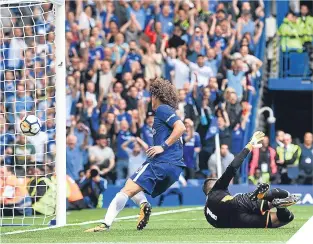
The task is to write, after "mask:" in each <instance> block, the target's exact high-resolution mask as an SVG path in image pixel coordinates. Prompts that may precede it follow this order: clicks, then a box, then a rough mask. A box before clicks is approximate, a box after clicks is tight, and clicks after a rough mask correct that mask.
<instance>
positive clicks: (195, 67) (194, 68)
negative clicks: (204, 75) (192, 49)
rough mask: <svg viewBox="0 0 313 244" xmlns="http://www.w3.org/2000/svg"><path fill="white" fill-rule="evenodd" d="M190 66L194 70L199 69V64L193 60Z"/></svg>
mask: <svg viewBox="0 0 313 244" xmlns="http://www.w3.org/2000/svg"><path fill="white" fill-rule="evenodd" d="M189 67H190V69H192V70H197V69H198V67H199V66H198V65H197V64H195V63H193V62H190V63H189Z"/></svg>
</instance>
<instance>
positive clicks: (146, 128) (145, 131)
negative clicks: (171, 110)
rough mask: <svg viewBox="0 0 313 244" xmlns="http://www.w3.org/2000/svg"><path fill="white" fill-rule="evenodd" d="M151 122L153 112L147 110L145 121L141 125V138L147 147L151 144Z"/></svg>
mask: <svg viewBox="0 0 313 244" xmlns="http://www.w3.org/2000/svg"><path fill="white" fill-rule="evenodd" d="M153 122H154V114H153V112H148V113H147V116H146V119H145V123H144V125H143V126H142V127H141V138H142V140H143V141H144V142H145V143H146V144H147V145H148V146H149V147H151V146H153V128H152V126H153Z"/></svg>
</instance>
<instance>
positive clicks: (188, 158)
mask: <svg viewBox="0 0 313 244" xmlns="http://www.w3.org/2000/svg"><path fill="white" fill-rule="evenodd" d="M184 137H187V135H185V136H184ZM196 147H201V139H200V135H199V134H198V132H194V136H193V138H191V139H190V141H188V142H186V143H185V145H184V150H183V151H184V162H185V164H186V166H187V167H188V168H192V169H194V168H196V165H197V154H196V153H195V148H196Z"/></svg>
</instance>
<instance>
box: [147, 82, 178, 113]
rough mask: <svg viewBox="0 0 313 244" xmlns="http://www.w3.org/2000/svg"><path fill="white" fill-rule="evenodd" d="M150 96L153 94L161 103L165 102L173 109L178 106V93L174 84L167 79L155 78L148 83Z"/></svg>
mask: <svg viewBox="0 0 313 244" xmlns="http://www.w3.org/2000/svg"><path fill="white" fill-rule="evenodd" d="M150 93H151V96H154V97H156V98H158V99H160V101H161V102H162V103H163V104H167V105H169V106H171V107H172V108H174V109H177V108H178V93H177V90H176V88H175V86H174V85H172V84H171V83H170V82H169V81H168V80H164V79H162V78H155V79H154V80H152V81H151V85H150Z"/></svg>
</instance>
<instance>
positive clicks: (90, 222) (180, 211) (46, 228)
mask: <svg viewBox="0 0 313 244" xmlns="http://www.w3.org/2000/svg"><path fill="white" fill-rule="evenodd" d="M202 209H203V207H194V208H183V209H178V210H167V211H161V212H156V213H152V214H151V216H158V215H165V214H174V213H183V212H189V211H195V210H202ZM137 217H138V215H130V216H125V217H120V218H116V221H120V220H125V219H133V218H137ZM102 221H103V219H99V220H92V221H85V222H81V223H74V224H67V225H66V226H51V227H50V226H49V227H43V228H36V229H29V230H17V231H11V232H6V233H1V236H3V235H15V234H21V233H27V232H36V231H42V230H50V229H56V228H60V227H67V226H81V225H89V224H95V223H100V222H102Z"/></svg>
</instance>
